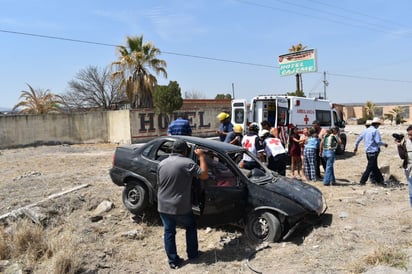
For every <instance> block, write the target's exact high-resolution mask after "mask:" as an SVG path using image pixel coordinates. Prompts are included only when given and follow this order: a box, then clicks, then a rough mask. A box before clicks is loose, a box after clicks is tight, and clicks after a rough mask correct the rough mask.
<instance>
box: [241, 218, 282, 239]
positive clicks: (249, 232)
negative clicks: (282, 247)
mask: <svg viewBox="0 0 412 274" xmlns="http://www.w3.org/2000/svg"><path fill="white" fill-rule="evenodd" d="M245 233H246V236H247V237H248V238H249V240H251V241H252V242H254V243H261V242H277V241H279V240H280V237H281V235H282V227H281V224H280V221H279V219H278V218H277V217H276V216H275V215H274V214H272V213H271V212H267V211H263V212H262V211H261V212H254V213H252V214H251V215H250V217H249V219H248V222H247V223H246V227H245Z"/></svg>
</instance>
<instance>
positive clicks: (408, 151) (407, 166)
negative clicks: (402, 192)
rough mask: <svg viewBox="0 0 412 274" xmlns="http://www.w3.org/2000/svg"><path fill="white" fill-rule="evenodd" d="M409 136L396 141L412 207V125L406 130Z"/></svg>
mask: <svg viewBox="0 0 412 274" xmlns="http://www.w3.org/2000/svg"><path fill="white" fill-rule="evenodd" d="M406 133H407V136H406V137H404V138H402V139H400V138H397V139H395V142H396V144H397V146H398V154H399V157H400V158H401V159H402V160H403V164H402V167H403V169H404V171H405V177H406V181H408V188H409V202H410V205H411V207H412V125H410V126H408V128H407V129H406Z"/></svg>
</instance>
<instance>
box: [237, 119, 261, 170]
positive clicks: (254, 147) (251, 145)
mask: <svg viewBox="0 0 412 274" xmlns="http://www.w3.org/2000/svg"><path fill="white" fill-rule="evenodd" d="M258 133H259V126H258V125H257V124H256V123H251V124H250V126H249V129H248V133H247V134H246V135H245V136H243V138H242V147H244V148H245V149H247V150H248V151H250V152H251V153H252V154H254V155H256V157H258V158H259V159H260V158H261V157H262V156H263V155H260V154H259V152H258V151H260V150H261V149H262V143H261V142H260V139H259V136H258ZM258 166H259V164H258V163H256V161H255V160H254V159H253V158H251V157H249V156H248V155H246V154H244V155H243V160H242V162H241V163H240V167H241V168H245V169H253V168H255V167H258Z"/></svg>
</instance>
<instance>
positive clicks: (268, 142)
mask: <svg viewBox="0 0 412 274" xmlns="http://www.w3.org/2000/svg"><path fill="white" fill-rule="evenodd" d="M259 135H260V138H261V139H262V140H263V151H264V153H265V154H266V158H267V163H268V168H269V169H271V170H273V171H276V172H277V173H279V174H280V175H283V176H286V165H287V161H288V157H287V154H286V150H285V148H284V146H283V145H282V142H281V140H280V139H279V138H277V137H274V136H272V135H271V134H270V132H269V130H267V129H262V131H261V132H260V133H259Z"/></svg>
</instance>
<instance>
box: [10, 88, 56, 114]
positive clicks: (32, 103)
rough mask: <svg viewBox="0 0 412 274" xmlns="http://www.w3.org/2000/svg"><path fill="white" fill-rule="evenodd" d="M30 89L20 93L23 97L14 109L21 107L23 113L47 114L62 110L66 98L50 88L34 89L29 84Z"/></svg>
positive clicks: (20, 111)
mask: <svg viewBox="0 0 412 274" xmlns="http://www.w3.org/2000/svg"><path fill="white" fill-rule="evenodd" d="M27 86H28V87H29V91H26V90H23V91H22V92H21V95H20V97H19V98H20V99H22V100H21V101H20V102H19V103H17V104H16V105H15V106H14V107H13V111H14V110H17V109H19V108H22V109H21V110H19V111H18V112H19V113H22V114H46V113H51V112H60V111H61V110H62V109H61V105H64V100H63V98H62V97H61V96H59V95H55V94H53V93H51V92H50V91H49V90H48V89H46V90H43V89H34V88H32V87H31V86H30V85H29V84H27Z"/></svg>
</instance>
